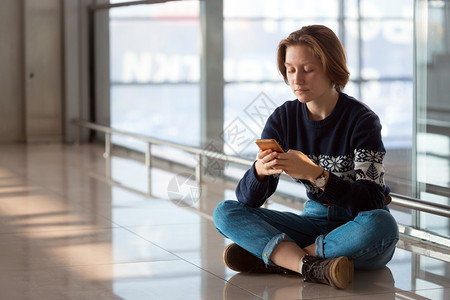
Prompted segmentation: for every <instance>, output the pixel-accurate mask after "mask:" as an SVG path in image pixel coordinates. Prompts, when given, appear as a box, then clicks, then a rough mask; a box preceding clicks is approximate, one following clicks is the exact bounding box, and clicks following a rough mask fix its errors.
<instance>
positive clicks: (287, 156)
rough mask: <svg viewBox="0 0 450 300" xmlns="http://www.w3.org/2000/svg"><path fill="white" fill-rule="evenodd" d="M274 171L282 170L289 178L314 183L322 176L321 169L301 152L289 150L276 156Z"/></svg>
mask: <svg viewBox="0 0 450 300" xmlns="http://www.w3.org/2000/svg"><path fill="white" fill-rule="evenodd" d="M274 168H275V169H282V170H283V171H284V172H285V173H286V174H288V175H289V176H292V177H295V178H298V179H306V180H309V181H311V182H314V181H315V179H316V178H317V177H319V176H320V175H321V174H322V171H323V169H322V168H321V167H319V166H318V165H316V164H315V163H314V162H313V161H312V160H311V159H309V157H308V156H306V155H305V154H304V153H303V152H301V151H297V150H292V149H291V150H289V151H288V152H285V153H281V154H279V156H278V163H277V164H276V165H275V167H274Z"/></svg>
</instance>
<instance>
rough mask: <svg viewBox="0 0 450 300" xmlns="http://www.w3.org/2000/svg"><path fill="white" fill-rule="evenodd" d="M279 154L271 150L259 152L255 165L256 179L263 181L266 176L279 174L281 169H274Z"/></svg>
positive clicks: (281, 171)
mask: <svg viewBox="0 0 450 300" xmlns="http://www.w3.org/2000/svg"><path fill="white" fill-rule="evenodd" d="M279 155H280V153H277V152H274V151H272V150H265V151H260V152H259V153H258V155H257V160H256V163H255V170H256V177H257V178H258V179H259V180H263V179H264V178H265V177H266V176H268V175H274V174H281V173H283V169H281V168H276V166H277V163H278V156H279Z"/></svg>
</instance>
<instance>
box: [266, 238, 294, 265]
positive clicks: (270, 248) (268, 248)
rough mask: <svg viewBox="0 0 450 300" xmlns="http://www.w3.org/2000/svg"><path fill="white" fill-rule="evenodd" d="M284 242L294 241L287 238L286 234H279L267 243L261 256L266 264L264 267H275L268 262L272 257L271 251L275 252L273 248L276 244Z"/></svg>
mask: <svg viewBox="0 0 450 300" xmlns="http://www.w3.org/2000/svg"><path fill="white" fill-rule="evenodd" d="M284 241H287V242H294V240H293V239H291V238H290V237H289V236H287V234H285V233H280V234H278V235H276V236H274V237H273V238H272V239H271V240H270V241H269V242H268V243H267V245H266V247H264V252H263V255H262V259H263V261H264V262H265V263H266V265H270V266H275V264H274V263H273V262H272V261H271V260H270V257H271V256H272V252H273V250H275V248H276V247H277V246H278V244H279V243H281V242H284ZM294 243H295V242H294Z"/></svg>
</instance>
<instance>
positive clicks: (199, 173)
mask: <svg viewBox="0 0 450 300" xmlns="http://www.w3.org/2000/svg"><path fill="white" fill-rule="evenodd" d="M202 159H203V156H202V155H201V154H200V153H199V154H197V161H198V163H197V166H196V167H195V180H196V181H197V184H198V187H199V188H200V186H201V184H202Z"/></svg>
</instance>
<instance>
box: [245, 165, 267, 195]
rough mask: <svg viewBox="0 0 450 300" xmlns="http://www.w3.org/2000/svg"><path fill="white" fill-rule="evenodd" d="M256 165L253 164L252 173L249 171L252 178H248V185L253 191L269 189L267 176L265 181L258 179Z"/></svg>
mask: <svg viewBox="0 0 450 300" xmlns="http://www.w3.org/2000/svg"><path fill="white" fill-rule="evenodd" d="M255 164H256V161H255V162H254V163H253V165H252V167H251V168H250V171H249V173H250V174H249V175H250V176H249V177H248V184H249V187H250V188H251V189H262V188H264V187H267V184H268V183H269V179H268V177H267V176H266V177H265V178H264V179H263V180H259V179H258V178H257V177H256V168H255Z"/></svg>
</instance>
